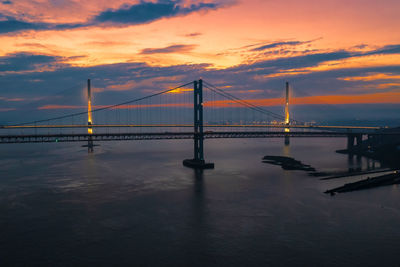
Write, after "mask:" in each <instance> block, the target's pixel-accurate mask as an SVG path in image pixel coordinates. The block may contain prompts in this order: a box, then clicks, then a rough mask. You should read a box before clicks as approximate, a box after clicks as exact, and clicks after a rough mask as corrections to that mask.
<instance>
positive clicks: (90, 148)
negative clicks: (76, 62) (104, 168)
mask: <svg viewBox="0 0 400 267" xmlns="http://www.w3.org/2000/svg"><path fill="white" fill-rule="evenodd" d="M87 95H88V135H89V136H88V144H87V148H88V152H89V153H92V152H93V137H92V134H93V128H92V123H93V120H92V93H91V88H90V79H88V81H87Z"/></svg>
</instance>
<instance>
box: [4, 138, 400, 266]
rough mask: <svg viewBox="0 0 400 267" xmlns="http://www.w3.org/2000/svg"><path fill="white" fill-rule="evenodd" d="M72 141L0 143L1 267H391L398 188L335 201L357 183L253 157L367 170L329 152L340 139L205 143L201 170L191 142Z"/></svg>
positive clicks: (397, 243)
mask: <svg viewBox="0 0 400 267" xmlns="http://www.w3.org/2000/svg"><path fill="white" fill-rule="evenodd" d="M80 145H81V144H78V143H52V144H16V145H1V146H0V266H71V265H84V266H88V265H95V266H397V267H398V266H400V253H399V248H400V227H399V225H400V201H399V200H400V190H399V187H398V186H397V185H394V186H386V187H380V188H375V189H370V190H363V191H357V192H351V193H343V194H338V195H335V196H333V197H332V196H330V195H327V194H324V193H323V192H324V191H325V190H327V189H331V188H333V187H336V186H340V185H343V184H344V183H347V182H350V181H355V180H357V179H360V177H350V178H342V179H335V180H329V181H321V180H319V179H318V178H316V177H312V176H309V175H308V174H307V173H306V172H303V171H285V170H283V169H282V168H281V167H280V166H275V165H269V164H265V163H262V161H261V159H262V157H263V156H265V155H276V156H279V155H281V156H291V157H294V158H295V159H297V160H301V161H302V162H303V163H305V164H310V165H312V167H314V168H316V169H317V170H318V171H343V170H347V169H349V168H357V167H362V168H364V169H365V168H366V167H367V165H369V166H370V167H371V166H373V165H374V163H372V162H368V161H367V160H366V159H361V160H360V161H357V160H353V161H351V160H349V158H348V157H347V156H346V155H341V154H337V153H335V150H337V149H342V148H344V147H345V145H346V140H345V139H341V138H337V139H333V138H321V139H318V138H315V139H307V138H297V139H291V144H290V146H284V144H283V140H282V139H215V140H206V142H205V151H206V158H207V160H209V161H212V162H214V163H215V169H214V170H205V171H204V172H203V173H200V172H198V173H196V172H195V171H194V170H192V169H189V168H186V167H184V166H182V160H183V159H185V158H190V157H192V149H193V148H192V147H193V145H192V141H190V140H171V141H123V142H103V143H101V146H99V147H95V152H94V153H93V154H88V153H87V152H86V149H85V148H82V147H80ZM375 167H379V163H375ZM364 177H365V176H364Z"/></svg>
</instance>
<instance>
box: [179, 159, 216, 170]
mask: <svg viewBox="0 0 400 267" xmlns="http://www.w3.org/2000/svg"><path fill="white" fill-rule="evenodd" d="M182 163H183V165H184V166H186V167H189V168H193V169H214V163H211V162H205V161H204V160H200V159H185V160H184V161H183V162H182Z"/></svg>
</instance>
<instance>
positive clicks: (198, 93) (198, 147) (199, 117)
mask: <svg viewBox="0 0 400 267" xmlns="http://www.w3.org/2000/svg"><path fill="white" fill-rule="evenodd" d="M193 85H194V88H193V95H194V98H193V108H194V158H193V159H185V160H184V161H183V165H184V166H186V167H190V168H194V169H213V168H214V163H206V162H205V160H204V133H203V81H202V80H199V81H194V83H193Z"/></svg>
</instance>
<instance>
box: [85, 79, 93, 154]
mask: <svg viewBox="0 0 400 267" xmlns="http://www.w3.org/2000/svg"><path fill="white" fill-rule="evenodd" d="M87 96H88V112H87V113H88V144H87V145H84V146H83V147H87V148H88V153H93V147H95V145H94V144H93V137H92V134H93V128H92V124H93V119H92V92H91V86H90V79H88V80H87Z"/></svg>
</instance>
